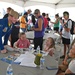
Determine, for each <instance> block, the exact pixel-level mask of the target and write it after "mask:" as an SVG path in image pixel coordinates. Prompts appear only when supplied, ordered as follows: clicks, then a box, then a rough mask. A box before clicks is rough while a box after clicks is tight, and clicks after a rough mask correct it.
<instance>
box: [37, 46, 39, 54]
mask: <svg viewBox="0 0 75 75" xmlns="http://www.w3.org/2000/svg"><path fill="white" fill-rule="evenodd" d="M37 53H38V54H40V46H38V47H37Z"/></svg>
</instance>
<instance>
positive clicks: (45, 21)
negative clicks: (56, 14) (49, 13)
mask: <svg viewBox="0 0 75 75" xmlns="http://www.w3.org/2000/svg"><path fill="white" fill-rule="evenodd" d="M42 16H43V19H44V27H45V28H47V25H48V20H47V18H45V13H42Z"/></svg>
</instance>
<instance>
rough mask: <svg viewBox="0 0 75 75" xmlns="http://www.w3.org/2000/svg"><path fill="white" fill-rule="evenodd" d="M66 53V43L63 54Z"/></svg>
mask: <svg viewBox="0 0 75 75" xmlns="http://www.w3.org/2000/svg"><path fill="white" fill-rule="evenodd" d="M65 55H66V44H64V56H65Z"/></svg>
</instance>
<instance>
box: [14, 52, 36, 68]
mask: <svg viewBox="0 0 75 75" xmlns="http://www.w3.org/2000/svg"><path fill="white" fill-rule="evenodd" d="M34 60H35V55H34V54H31V53H29V52H26V53H25V54H21V55H20V56H19V57H18V58H17V59H16V60H15V61H14V62H21V63H20V65H22V66H29V67H36V65H35V63H34Z"/></svg>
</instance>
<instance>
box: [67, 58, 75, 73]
mask: <svg viewBox="0 0 75 75" xmlns="http://www.w3.org/2000/svg"><path fill="white" fill-rule="evenodd" d="M68 69H69V70H70V71H71V72H72V73H75V59H73V60H72V61H71V62H70V64H69V66H68Z"/></svg>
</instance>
